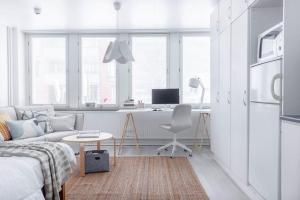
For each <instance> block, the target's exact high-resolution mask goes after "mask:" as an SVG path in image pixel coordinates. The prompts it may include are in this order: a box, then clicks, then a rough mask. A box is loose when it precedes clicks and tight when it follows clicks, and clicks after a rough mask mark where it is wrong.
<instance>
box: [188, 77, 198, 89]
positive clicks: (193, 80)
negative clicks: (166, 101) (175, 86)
mask: <svg viewBox="0 0 300 200" xmlns="http://www.w3.org/2000/svg"><path fill="white" fill-rule="evenodd" d="M199 85H200V80H199V79H198V78H191V79H190V83H189V86H190V87H191V88H198V87H199Z"/></svg>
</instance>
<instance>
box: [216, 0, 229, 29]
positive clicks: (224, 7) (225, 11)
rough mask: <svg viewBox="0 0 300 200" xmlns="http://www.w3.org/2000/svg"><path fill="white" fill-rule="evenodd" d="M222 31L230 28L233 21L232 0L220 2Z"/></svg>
mask: <svg viewBox="0 0 300 200" xmlns="http://www.w3.org/2000/svg"><path fill="white" fill-rule="evenodd" d="M219 17H220V32H223V31H224V30H225V29H227V28H229V26H230V23H231V0H221V1H220V3H219Z"/></svg>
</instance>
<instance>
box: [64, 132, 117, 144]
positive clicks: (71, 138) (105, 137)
mask: <svg viewBox="0 0 300 200" xmlns="http://www.w3.org/2000/svg"><path fill="white" fill-rule="evenodd" d="M77 135H78V134H76V135H71V136H67V137H64V138H63V141H66V142H79V143H83V142H97V141H103V140H108V139H111V138H113V137H114V136H113V135H112V134H111V133H105V132H101V133H100V135H99V137H98V138H78V137H77Z"/></svg>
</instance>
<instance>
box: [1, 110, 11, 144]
mask: <svg viewBox="0 0 300 200" xmlns="http://www.w3.org/2000/svg"><path fill="white" fill-rule="evenodd" d="M9 120H11V118H10V116H9V115H8V114H0V135H1V136H2V138H3V140H4V141H7V140H10V139H11V134H10V132H9V129H8V127H7V125H6V122H7V121H9Z"/></svg>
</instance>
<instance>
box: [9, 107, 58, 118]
mask: <svg viewBox="0 0 300 200" xmlns="http://www.w3.org/2000/svg"><path fill="white" fill-rule="evenodd" d="M15 110H16V114H17V118H18V119H19V120H21V119H22V114H23V113H24V111H41V110H47V111H48V115H49V116H54V115H55V111H54V107H53V105H43V106H15Z"/></svg>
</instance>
